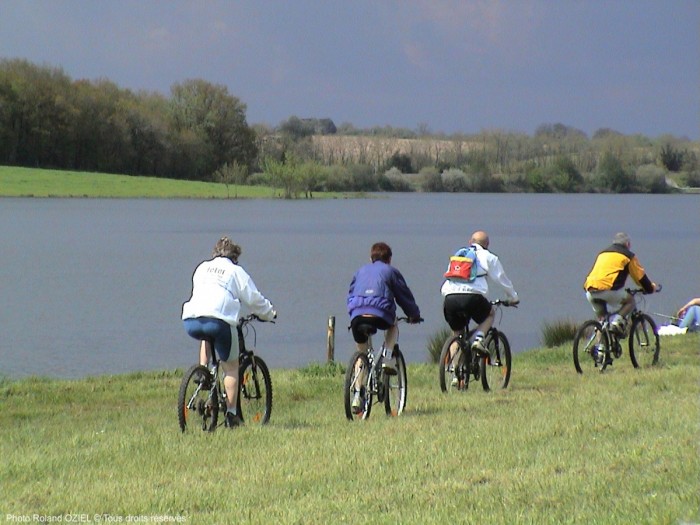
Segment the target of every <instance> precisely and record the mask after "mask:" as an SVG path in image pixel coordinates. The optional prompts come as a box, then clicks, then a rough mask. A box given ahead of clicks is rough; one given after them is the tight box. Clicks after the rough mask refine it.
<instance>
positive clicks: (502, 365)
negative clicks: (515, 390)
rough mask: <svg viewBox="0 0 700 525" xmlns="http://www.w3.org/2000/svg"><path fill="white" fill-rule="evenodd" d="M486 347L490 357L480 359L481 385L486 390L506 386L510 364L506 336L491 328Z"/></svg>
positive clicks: (510, 359) (508, 380)
mask: <svg viewBox="0 0 700 525" xmlns="http://www.w3.org/2000/svg"><path fill="white" fill-rule="evenodd" d="M486 348H487V349H488V350H489V354H490V357H483V358H481V360H480V366H481V386H482V387H483V388H484V390H485V391H486V392H488V391H489V390H493V389H496V388H500V389H503V388H507V387H508V383H509V382H510V373H511V364H512V356H511V353H510V343H509V342H508V338H507V337H506V335H505V334H504V333H503V332H500V331H498V330H493V329H492V330H491V331H490V333H489V335H488V338H487V341H486Z"/></svg>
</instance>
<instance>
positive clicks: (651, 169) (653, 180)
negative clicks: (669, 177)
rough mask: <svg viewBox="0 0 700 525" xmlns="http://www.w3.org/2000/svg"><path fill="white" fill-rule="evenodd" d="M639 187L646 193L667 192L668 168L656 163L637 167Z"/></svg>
mask: <svg viewBox="0 0 700 525" xmlns="http://www.w3.org/2000/svg"><path fill="white" fill-rule="evenodd" d="M636 177H637V187H638V189H639V191H642V192H646V193H667V192H668V186H667V185H666V170H665V169H664V168H662V167H660V166H656V165H655V164H644V165H642V166H639V167H638V168H637V172H636Z"/></svg>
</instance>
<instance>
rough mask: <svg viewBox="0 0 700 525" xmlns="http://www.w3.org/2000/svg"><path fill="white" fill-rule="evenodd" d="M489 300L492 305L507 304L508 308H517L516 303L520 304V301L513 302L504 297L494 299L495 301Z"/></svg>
mask: <svg viewBox="0 0 700 525" xmlns="http://www.w3.org/2000/svg"><path fill="white" fill-rule="evenodd" d="M490 302H491V304H492V305H493V306H508V307H510V308H517V307H518V304H520V303H516V304H513V303H511V302H510V301H508V300H504V299H496V300H495V301H490Z"/></svg>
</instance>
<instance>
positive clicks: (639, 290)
mask: <svg viewBox="0 0 700 525" xmlns="http://www.w3.org/2000/svg"><path fill="white" fill-rule="evenodd" d="M662 288H663V286H662V285H661V284H660V283H656V290H654V291H653V292H652V293H659V292H660V291H661V289H662ZM625 291H626V292H627V293H628V294H631V295H637V294H638V293H641V294H645V295H649V294H647V292H646V290H645V289H644V288H625Z"/></svg>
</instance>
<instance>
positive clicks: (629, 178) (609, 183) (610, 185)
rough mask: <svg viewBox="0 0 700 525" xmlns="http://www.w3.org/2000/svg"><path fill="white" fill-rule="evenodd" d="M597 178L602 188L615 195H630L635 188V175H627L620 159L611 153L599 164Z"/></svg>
mask: <svg viewBox="0 0 700 525" xmlns="http://www.w3.org/2000/svg"><path fill="white" fill-rule="evenodd" d="M597 176H598V181H599V184H600V186H601V187H602V188H603V189H607V190H609V191H611V192H613V193H629V192H631V191H632V188H633V186H634V175H630V174H629V173H627V171H626V170H625V169H624V167H623V166H622V163H621V162H620V159H618V158H617V157H616V156H614V155H613V154H612V153H610V152H605V153H604V154H603V156H602V157H601V159H600V161H599V162H598V168H597Z"/></svg>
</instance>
